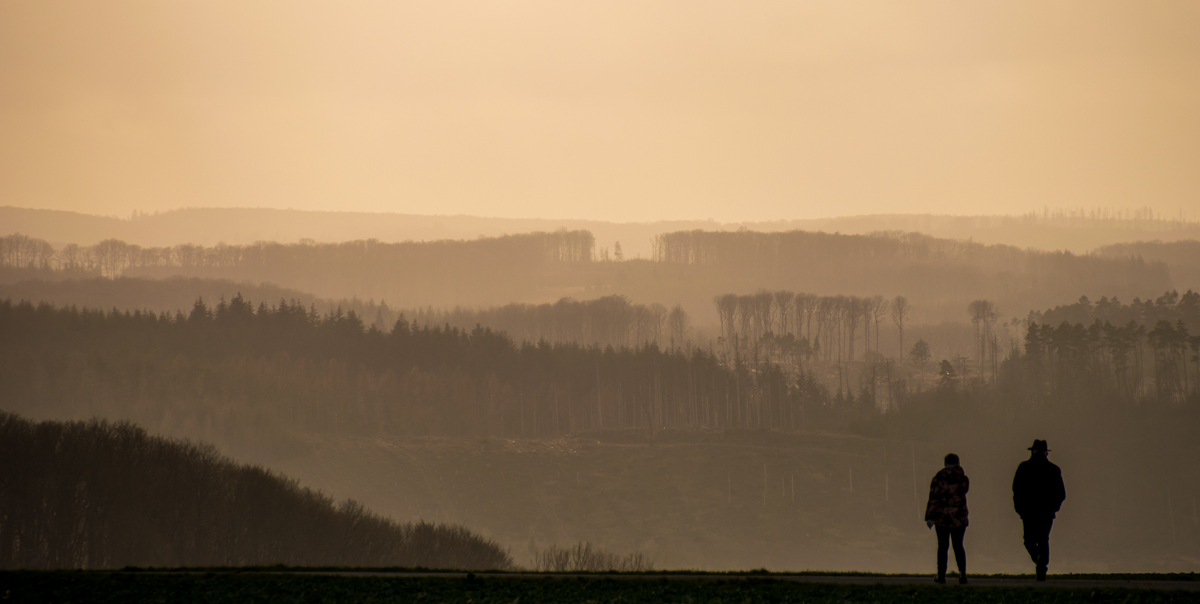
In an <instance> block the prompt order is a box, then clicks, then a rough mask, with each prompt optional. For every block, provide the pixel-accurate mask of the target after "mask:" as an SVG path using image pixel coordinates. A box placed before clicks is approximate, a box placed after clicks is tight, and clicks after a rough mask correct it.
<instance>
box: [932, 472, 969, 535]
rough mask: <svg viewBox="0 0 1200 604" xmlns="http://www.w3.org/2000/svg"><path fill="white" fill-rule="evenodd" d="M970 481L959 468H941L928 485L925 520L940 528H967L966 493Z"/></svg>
mask: <svg viewBox="0 0 1200 604" xmlns="http://www.w3.org/2000/svg"><path fill="white" fill-rule="evenodd" d="M970 489H971V481H970V479H968V478H967V473H966V472H964V471H963V469H962V467H961V466H951V467H949V468H942V470H941V471H940V472H938V473H937V475H936V476H934V477H933V482H932V483H930V485H929V504H928V505H926V506H925V520H926V521H933V523H934V524H935V525H937V526H940V527H942V528H958V527H962V526H967V524H968V522H967V491H969V490H970Z"/></svg>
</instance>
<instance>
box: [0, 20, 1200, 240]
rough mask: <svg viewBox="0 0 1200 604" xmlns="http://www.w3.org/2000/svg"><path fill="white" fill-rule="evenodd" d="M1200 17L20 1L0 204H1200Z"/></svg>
mask: <svg viewBox="0 0 1200 604" xmlns="http://www.w3.org/2000/svg"><path fill="white" fill-rule="evenodd" d="M1198 30H1200V3H1197V2H1186V1H1177V2H1102V1H1094V0H1087V1H1070V2H1042V1H1036V2H1035V1H1029V2H1014V1H1010V0H1005V1H1002V2H1000V1H997V2H960V1H948V2H901V3H897V2H848V1H844V0H838V1H832V2H811V1H809V2H797V1H794V0H783V1H777V2H726V3H715V2H705V1H697V0H687V1H682V0H681V1H675V2H665V1H663V2H655V1H645V0H637V1H632V2H621V1H612V0H606V1H605V2H591V3H584V2H561V1H551V0H546V1H519V0H505V1H495V2H459V1H449V0H439V1H437V2H425V3H411V2H401V1H380V2H316V1H301V0H287V1H277V2H269V1H265V0H260V1H255V2H233V1H216V0H205V1H203V2H199V1H196V2H159V1H146V2H82V1H78V2H46V1H40V0H39V1H32V0H30V1H26V0H14V1H11V2H4V3H0V133H3V134H2V135H0V205H13V206H21V207H34V208H52V209H64V210H76V211H82V212H89V213H100V214H119V215H120V214H127V213H128V212H130V211H131V210H134V209H140V210H143V211H156V210H167V209H172V208H178V207H185V206H223V207H229V206H255V207H276V208H288V207H290V208H297V209H313V210H317V209H320V210H334V209H346V210H360V211H389V212H405V213H421V214H476V215H489V216H504V217H547V218H594V219H602V220H618V221H635V220H653V219H672V218H710V217H711V218H716V219H718V220H726V221H740V220H769V219H778V218H811V217H823V216H835V215H848V214H868V213H885V212H886V213H891V212H923V213H924V212H931V213H952V214H977V213H1021V212H1025V211H1027V210H1031V209H1035V208H1036V209H1041V208H1043V207H1046V206H1049V207H1089V208H1090V207H1111V208H1120V207H1151V208H1154V209H1156V210H1158V211H1160V212H1164V213H1168V214H1177V213H1179V212H1181V211H1182V212H1184V213H1185V214H1187V215H1188V216H1190V217H1192V218H1195V217H1196V212H1197V209H1198V208H1200V168H1198V166H1200V110H1197V108H1200V60H1198V59H1200V35H1196V31H1198Z"/></svg>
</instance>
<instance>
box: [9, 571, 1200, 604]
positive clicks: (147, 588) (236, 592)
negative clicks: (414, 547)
mask: <svg viewBox="0 0 1200 604" xmlns="http://www.w3.org/2000/svg"><path fill="white" fill-rule="evenodd" d="M1141 578H1146V577H1144V576H1143V577H1141ZM1197 597H1198V595H1197V592H1195V591H1190V592H1189V591H1178V590H1170V589H1167V590H1138V589H1121V588H1100V589H1097V588H1094V587H1084V588H1069V587H1065V588H1064V587H1051V588H1035V587H1029V586H1019V587H977V586H967V587H962V586H958V585H947V586H939V585H932V584H930V585H830V584H821V583H803V582H795V581H786V580H782V579H780V578H773V577H771V576H769V575H768V576H726V577H721V576H713V577H705V578H699V579H679V578H675V579H671V578H666V577H656V578H622V577H619V576H612V577H586V578H540V577H537V578H529V577H499V578H498V577H487V578H480V577H468V578H449V577H396V576H369V575H368V576H330V575H312V574H296V573H238V572H196V573H188V574H167V573H147V572H130V573H126V572H117V573H114V572H103V571H52V572H3V573H0V599H2V600H3V601H4V602H6V603H7V602H14V603H15V602H62V603H68V602H97V603H104V602H120V603H123V604H124V603H136V602H151V603H159V602H171V603H175V602H205V603H220V602H238V603H244V602H304V603H309V602H312V603H316V602H339V603H343V602H419V603H432V602H462V603H469V604H482V603H489V602H496V603H501V602H504V603H508V602H524V603H535V602H629V603H633V602H689V603H700V602H714V603H716V602H722V603H734V602H736V603H739V604H740V603H743V602H805V603H822V602H830V603H832V602H837V603H846V602H851V603H855V602H863V603H868V602H869V603H878V604H888V603H891V602H906V603H907V602H934V603H937V602H954V603H959V604H966V603H974V602H981V603H997V604H999V603H1018V602H1020V603H1026V602H1028V603H1033V604H1036V603H1040V602H1055V603H1058V604H1065V603H1073V602H1089V603H1090V602H1122V603H1135V602H1137V603H1140V602H1155V603H1157V602H1195V601H1196V600H1197Z"/></svg>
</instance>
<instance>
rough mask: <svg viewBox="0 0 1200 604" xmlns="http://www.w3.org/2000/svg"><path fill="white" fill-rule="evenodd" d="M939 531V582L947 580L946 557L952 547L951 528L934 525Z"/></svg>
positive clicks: (934, 528)
mask: <svg viewBox="0 0 1200 604" xmlns="http://www.w3.org/2000/svg"><path fill="white" fill-rule="evenodd" d="M933 530H935V531H937V540H938V551H937V582H938V583H945V582H946V558H947V557H948V556H947V554H948V553H949V551H948V550H949V549H950V529H948V528H943V527H940V526H935V527H933Z"/></svg>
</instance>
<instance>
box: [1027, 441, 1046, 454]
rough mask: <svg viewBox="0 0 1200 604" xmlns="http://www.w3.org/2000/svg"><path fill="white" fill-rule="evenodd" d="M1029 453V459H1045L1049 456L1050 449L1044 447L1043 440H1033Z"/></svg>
mask: <svg viewBox="0 0 1200 604" xmlns="http://www.w3.org/2000/svg"><path fill="white" fill-rule="evenodd" d="M1029 450H1030V451H1031V453H1030V457H1046V456H1047V455H1049V454H1050V447H1049V446H1047V445H1046V441H1044V440H1036V439H1035V440H1034V441H1033V446H1032V447H1029Z"/></svg>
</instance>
